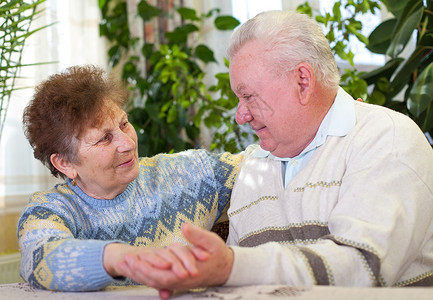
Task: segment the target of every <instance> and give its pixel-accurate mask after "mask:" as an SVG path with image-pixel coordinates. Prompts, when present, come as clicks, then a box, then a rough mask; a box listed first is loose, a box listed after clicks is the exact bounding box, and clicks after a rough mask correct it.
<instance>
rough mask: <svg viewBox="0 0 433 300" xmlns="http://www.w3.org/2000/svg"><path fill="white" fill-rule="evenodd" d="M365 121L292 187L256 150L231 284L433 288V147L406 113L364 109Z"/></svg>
mask: <svg viewBox="0 0 433 300" xmlns="http://www.w3.org/2000/svg"><path fill="white" fill-rule="evenodd" d="M347 96H348V95H346V97H347ZM352 100H353V99H351V101H352ZM355 114H356V124H355V126H354V128H353V129H352V130H351V131H350V132H349V133H348V134H347V135H346V136H345V137H337V136H328V138H327V140H326V142H325V144H323V145H322V146H321V147H320V148H318V149H317V152H316V153H315V154H314V155H313V156H312V158H311V160H310V161H309V162H308V163H307V165H306V166H305V168H304V169H302V170H301V171H300V172H299V173H298V174H297V175H296V176H295V177H294V178H293V179H292V180H291V181H290V182H289V184H288V185H287V188H286V189H284V186H283V182H282V176H281V163H280V162H279V161H276V160H273V159H271V158H258V157H254V155H253V153H254V151H257V150H256V149H258V148H253V147H251V148H249V149H247V151H246V152H245V156H244V158H245V161H244V162H243V163H242V165H241V171H240V173H239V175H238V178H237V179H236V182H235V186H234V188H233V193H232V198H231V203H230V208H229V210H228V215H229V220H230V230H229V238H228V244H229V245H233V250H234V254H235V256H234V265H233V269H232V272H231V274H230V277H229V279H228V281H227V282H226V285H229V286H230V285H233V286H236V285H255V284H288V285H298V286H305V285H312V284H319V285H346V286H408V285H424V286H433V150H432V148H431V146H430V145H429V144H428V142H427V139H426V138H425V136H424V135H423V134H422V132H421V131H420V130H419V128H418V127H417V125H416V124H415V123H413V122H412V120H410V119H409V118H408V117H406V116H404V115H402V114H399V113H396V112H394V111H391V110H389V109H386V108H383V107H378V106H374V105H371V104H366V103H360V102H356V103H355ZM238 245H239V246H243V247H237V246H238Z"/></svg>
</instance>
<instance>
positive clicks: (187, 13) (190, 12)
mask: <svg viewBox="0 0 433 300" xmlns="http://www.w3.org/2000/svg"><path fill="white" fill-rule="evenodd" d="M177 12H178V13H179V14H180V16H181V17H182V19H184V20H191V21H200V18H199V17H197V13H196V11H195V9H192V8H188V7H181V8H178V9H177Z"/></svg>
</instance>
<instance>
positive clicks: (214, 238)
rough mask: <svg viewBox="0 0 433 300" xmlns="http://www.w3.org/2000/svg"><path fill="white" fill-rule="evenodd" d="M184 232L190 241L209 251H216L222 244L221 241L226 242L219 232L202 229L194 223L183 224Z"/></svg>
mask: <svg viewBox="0 0 433 300" xmlns="http://www.w3.org/2000/svg"><path fill="white" fill-rule="evenodd" d="M182 233H183V235H184V236H185V238H186V240H187V241H188V242H190V243H191V244H193V245H194V246H196V247H199V248H201V249H202V250H205V251H207V252H209V253H213V252H214V251H216V250H217V249H218V247H220V246H221V245H220V244H221V243H223V244H225V243H224V241H223V240H222V239H221V238H220V237H219V236H218V235H217V234H215V233H213V232H210V231H207V230H204V229H201V228H199V227H196V226H194V225H192V224H188V223H185V224H183V225H182Z"/></svg>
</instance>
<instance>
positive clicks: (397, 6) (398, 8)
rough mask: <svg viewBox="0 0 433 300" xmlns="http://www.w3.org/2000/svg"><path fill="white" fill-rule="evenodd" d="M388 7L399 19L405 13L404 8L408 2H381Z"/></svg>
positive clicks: (406, 0)
mask: <svg viewBox="0 0 433 300" xmlns="http://www.w3.org/2000/svg"><path fill="white" fill-rule="evenodd" d="M381 2H382V3H384V4H385V5H386V8H387V10H388V11H389V12H391V13H392V14H393V15H394V16H396V17H397V18H399V17H400V16H401V14H402V13H403V11H404V8H405V6H406V4H407V2H408V0H387V1H383V0H382V1H381Z"/></svg>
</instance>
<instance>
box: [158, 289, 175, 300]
mask: <svg viewBox="0 0 433 300" xmlns="http://www.w3.org/2000/svg"><path fill="white" fill-rule="evenodd" d="M158 294H159V298H160V299H163V300H166V299H169V298H170V296H171V294H172V291H169V290H159V291H158Z"/></svg>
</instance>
